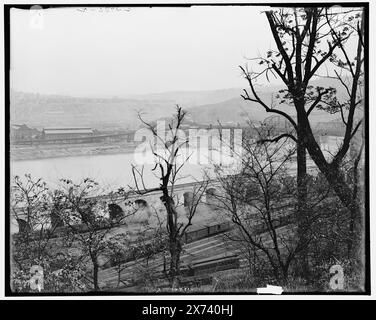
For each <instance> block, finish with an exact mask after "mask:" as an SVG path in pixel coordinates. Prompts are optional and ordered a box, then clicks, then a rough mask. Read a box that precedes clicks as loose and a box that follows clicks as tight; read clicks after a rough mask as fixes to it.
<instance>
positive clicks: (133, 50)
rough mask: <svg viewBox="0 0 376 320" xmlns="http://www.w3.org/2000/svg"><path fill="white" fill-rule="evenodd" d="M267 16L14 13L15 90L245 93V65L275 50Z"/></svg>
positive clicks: (239, 12) (253, 12)
mask: <svg viewBox="0 0 376 320" xmlns="http://www.w3.org/2000/svg"><path fill="white" fill-rule="evenodd" d="M263 9H265V8H261V7H236V6H233V7H230V6H227V7H193V8H130V9H129V10H130V11H127V10H126V8H122V9H121V10H110V9H106V10H104V9H102V10H101V9H99V8H87V9H86V10H85V9H82V8H81V9H80V8H67V9H48V10H44V11H43V13H42V14H41V13H40V11H37V10H32V11H31V12H30V10H19V9H12V11H11V86H12V88H13V89H14V90H20V91H26V92H39V93H56V94H71V95H91V96H92V95H128V94H138V93H153V92H164V91H172V90H210V89H222V88H233V87H243V86H245V82H244V79H243V78H242V77H241V74H240V71H239V69H238V65H239V64H244V63H245V57H255V56H258V55H259V54H260V53H262V52H264V51H265V50H267V49H268V48H269V47H270V46H271V45H272V39H271V36H270V31H269V29H268V25H267V21H266V18H265V16H264V15H263V14H262V13H261V11H262V10H263ZM38 12H39V13H38Z"/></svg>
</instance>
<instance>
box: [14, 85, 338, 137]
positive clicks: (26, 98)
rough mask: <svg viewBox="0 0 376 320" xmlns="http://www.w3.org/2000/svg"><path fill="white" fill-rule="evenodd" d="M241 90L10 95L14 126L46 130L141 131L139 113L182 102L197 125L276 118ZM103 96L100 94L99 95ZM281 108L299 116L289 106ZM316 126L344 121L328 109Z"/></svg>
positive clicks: (266, 95)
mask: <svg viewBox="0 0 376 320" xmlns="http://www.w3.org/2000/svg"><path fill="white" fill-rule="evenodd" d="M312 84H313V85H315V86H325V87H327V86H337V87H338V88H339V90H338V96H339V97H340V99H341V98H344V97H345V93H344V90H343V89H342V88H341V87H340V86H338V84H337V83H336V82H335V81H334V80H327V79H325V80H323V79H320V80H318V81H315V82H313V83H312ZM257 89H258V91H259V95H260V97H261V98H262V99H263V100H264V101H266V102H267V103H270V101H271V95H272V93H276V92H278V90H279V89H280V88H279V87H277V86H258V88H257ZM241 93H242V89H240V88H231V89H222V90H206V91H204V90H203V91H173V92H165V93H154V94H144V95H132V96H124V97H102V98H95V97H71V96H63V95H44V94H37V93H23V92H17V91H11V94H10V117H11V122H12V123H20V124H22V123H25V124H27V125H29V126H31V127H34V128H38V129H41V128H43V127H46V126H49V127H51V126H90V127H94V128H97V129H110V130H116V129H136V128H138V127H140V121H139V120H138V119H137V114H138V112H140V111H141V112H142V113H143V117H144V118H145V119H146V120H147V121H152V120H156V119H161V118H162V119H163V118H168V117H170V116H171V115H172V114H173V112H174V109H175V105H176V104H179V105H181V106H182V107H183V108H184V109H186V110H188V112H189V114H190V117H189V118H190V119H191V120H193V121H194V122H196V123H216V122H217V121H220V122H222V123H231V124H234V123H235V124H237V123H244V122H245V121H246V120H248V119H250V120H252V121H261V120H263V119H265V118H266V117H269V116H270V115H271V114H268V113H266V112H265V111H264V110H263V108H262V107H261V106H260V105H258V104H256V103H253V102H249V101H244V100H243V99H242V98H241V97H240V94H241ZM98 95H99V96H100V94H99V93H98ZM278 108H279V109H281V110H284V111H286V112H288V113H290V114H292V115H294V110H293V109H292V108H291V107H290V106H288V105H280V106H278ZM311 119H312V121H313V122H328V121H333V120H337V119H339V115H330V114H328V113H326V112H323V111H318V110H316V111H314V112H313V113H312V114H311Z"/></svg>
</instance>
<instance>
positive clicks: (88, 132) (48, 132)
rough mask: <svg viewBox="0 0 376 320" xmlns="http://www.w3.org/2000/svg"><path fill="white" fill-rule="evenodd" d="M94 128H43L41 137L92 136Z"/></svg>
mask: <svg viewBox="0 0 376 320" xmlns="http://www.w3.org/2000/svg"><path fill="white" fill-rule="evenodd" d="M93 135H94V130H93V129H91V128H83V127H81V128H44V129H43V131H42V138H43V139H47V140H53V139H72V138H86V137H92V136H93Z"/></svg>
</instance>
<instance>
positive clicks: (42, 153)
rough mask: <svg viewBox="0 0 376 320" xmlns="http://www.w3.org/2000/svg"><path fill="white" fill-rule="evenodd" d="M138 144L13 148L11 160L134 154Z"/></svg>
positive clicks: (102, 143) (88, 144)
mask: <svg viewBox="0 0 376 320" xmlns="http://www.w3.org/2000/svg"><path fill="white" fill-rule="evenodd" d="M136 147H137V144H133V143H124V142H119V143H115V142H113V143H104V142H101V143H86V144H61V145H39V146H11V148H10V160H11V161H22V160H35V159H48V158H61V157H76V156H92V155H106V154H121V153H132V152H134V150H135V149H136Z"/></svg>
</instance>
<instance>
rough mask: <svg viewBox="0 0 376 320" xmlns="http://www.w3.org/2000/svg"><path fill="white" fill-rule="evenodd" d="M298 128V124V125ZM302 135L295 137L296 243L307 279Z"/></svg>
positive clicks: (305, 193)
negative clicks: (301, 246)
mask: <svg viewBox="0 0 376 320" xmlns="http://www.w3.org/2000/svg"><path fill="white" fill-rule="evenodd" d="M298 126H299V124H298ZM303 139H304V135H303V134H302V132H301V130H299V129H298V135H297V169H298V170H297V171H298V172H297V202H298V203H297V214H298V217H297V219H298V221H297V222H298V241H299V243H300V244H302V245H303V249H302V250H301V252H300V254H299V260H300V261H299V265H300V266H301V270H300V271H301V275H302V276H303V277H304V278H306V277H309V262H308V239H307V229H308V227H309V226H308V225H307V221H308V217H307V215H308V212H307V211H308V210H307V152H306V148H305V146H304V143H303Z"/></svg>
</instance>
